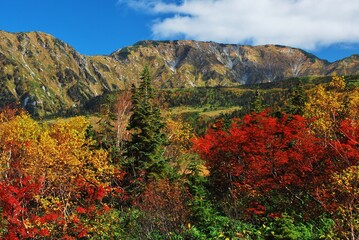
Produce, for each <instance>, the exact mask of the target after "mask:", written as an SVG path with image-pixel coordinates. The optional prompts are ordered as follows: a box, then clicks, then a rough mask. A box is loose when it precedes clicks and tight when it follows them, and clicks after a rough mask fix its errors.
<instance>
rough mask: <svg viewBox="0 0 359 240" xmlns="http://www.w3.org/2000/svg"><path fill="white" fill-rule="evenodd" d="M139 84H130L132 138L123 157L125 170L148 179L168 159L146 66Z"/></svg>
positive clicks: (159, 115)
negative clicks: (136, 85)
mask: <svg viewBox="0 0 359 240" xmlns="http://www.w3.org/2000/svg"><path fill="white" fill-rule="evenodd" d="M140 80H141V82H140V86H139V88H136V87H135V86H134V85H133V86H132V115H131V117H130V120H129V124H128V127H127V128H128V130H130V131H131V135H132V138H131V140H130V141H128V142H127V147H126V151H125V154H124V155H125V157H126V159H127V164H126V166H125V167H126V168H127V172H128V174H130V175H131V176H132V177H133V178H135V179H136V178H137V179H138V178H141V179H143V180H145V181H147V180H148V179H149V178H152V177H159V176H161V175H162V174H163V173H164V171H165V168H166V165H167V162H166V160H165V159H164V157H163V153H164V148H163V147H164V145H165V143H166V136H165V134H164V133H163V132H162V129H163V128H164V126H165V125H164V123H163V121H162V119H161V112H160V109H159V108H158V107H156V106H155V104H154V97H155V93H154V89H153V86H152V80H151V76H150V72H149V69H148V67H145V68H144V69H143V72H142V74H141V78H140Z"/></svg>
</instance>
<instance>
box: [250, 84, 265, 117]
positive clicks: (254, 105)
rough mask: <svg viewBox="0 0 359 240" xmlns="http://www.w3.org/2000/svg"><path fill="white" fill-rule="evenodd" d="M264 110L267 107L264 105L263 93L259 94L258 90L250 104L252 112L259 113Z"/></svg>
mask: <svg viewBox="0 0 359 240" xmlns="http://www.w3.org/2000/svg"><path fill="white" fill-rule="evenodd" d="M264 108H265V106H264V103H263V97H262V95H261V93H260V92H259V90H258V89H256V92H255V95H254V97H253V99H252V101H251V102H250V111H251V112H256V113H259V112H261V111H263V109H264Z"/></svg>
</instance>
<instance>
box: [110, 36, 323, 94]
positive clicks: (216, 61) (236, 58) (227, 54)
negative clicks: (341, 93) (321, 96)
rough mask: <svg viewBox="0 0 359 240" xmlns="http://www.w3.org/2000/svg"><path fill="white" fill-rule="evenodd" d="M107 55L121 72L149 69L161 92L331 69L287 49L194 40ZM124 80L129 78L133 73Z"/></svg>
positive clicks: (148, 44)
mask: <svg viewBox="0 0 359 240" xmlns="http://www.w3.org/2000/svg"><path fill="white" fill-rule="evenodd" d="M111 56H112V57H113V58H114V59H116V60H117V61H118V62H119V63H121V66H122V70H123V71H124V72H126V69H132V70H133V69H135V70H136V71H139V68H141V67H142V65H143V64H144V63H146V64H148V65H150V67H151V69H153V70H154V73H153V74H154V79H155V81H157V84H158V85H160V86H162V87H196V86H217V85H220V86H229V85H234V84H248V83H261V82H271V81H276V80H280V79H283V78H288V77H300V76H307V75H326V74H327V72H328V70H327V66H328V65H329V64H328V62H327V61H324V60H320V59H318V58H317V57H315V56H314V55H311V54H309V53H307V52H304V51H303V50H300V49H295V48H290V47H283V46H275V45H265V46H256V47H251V46H243V45H230V44H218V43H214V42H196V41H161V42H158V41H142V42H138V43H137V44H135V45H134V46H131V47H126V48H123V49H120V50H118V51H116V52H114V53H113V54H111ZM126 75H127V76H131V71H129V72H127V73H126Z"/></svg>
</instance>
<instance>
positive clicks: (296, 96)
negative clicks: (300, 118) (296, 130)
mask: <svg viewBox="0 0 359 240" xmlns="http://www.w3.org/2000/svg"><path fill="white" fill-rule="evenodd" d="M307 98H308V97H307V95H306V92H305V89H304V84H303V82H302V81H301V80H300V81H299V84H298V85H297V86H296V87H294V88H293V89H290V96H289V98H288V101H287V103H286V112H287V113H289V114H293V115H303V114H304V109H305V103H306V102H307V100H308V99H307Z"/></svg>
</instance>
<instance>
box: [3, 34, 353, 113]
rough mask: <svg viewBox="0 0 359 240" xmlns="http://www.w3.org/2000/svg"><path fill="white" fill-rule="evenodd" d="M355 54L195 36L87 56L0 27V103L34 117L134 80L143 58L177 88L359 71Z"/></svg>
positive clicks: (157, 76)
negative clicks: (323, 54)
mask: <svg viewBox="0 0 359 240" xmlns="http://www.w3.org/2000/svg"><path fill="white" fill-rule="evenodd" d="M358 59H359V57H358V55H353V56H352V57H349V58H346V59H343V60H341V61H337V62H335V63H328V62H327V61H325V60H321V59H319V58H317V57H315V56H314V55H311V54H309V53H307V52H305V51H303V50H300V49H296V48H290V47H284V46H276V45H265V46H256V47H252V46H243V45H231V44H218V43H214V42H197V41H141V42H138V43H137V44H135V45H133V46H129V47H126V48H122V49H119V50H117V51H115V52H114V53H112V54H111V55H110V56H84V55H81V54H79V53H78V52H77V51H76V50H75V49H73V48H72V47H71V46H69V45H68V44H66V43H64V42H62V41H61V40H59V39H56V38H54V37H53V36H51V35H49V34H45V33H40V32H29V33H8V32H4V31H0V105H4V104H7V103H9V102H14V101H17V102H19V103H21V104H22V106H24V107H25V108H26V109H28V110H29V111H30V112H31V113H32V114H34V115H37V116H44V115H50V114H53V113H58V112H65V111H66V110H67V109H69V108H73V107H76V106H81V105H83V104H84V103H85V102H86V101H88V100H90V99H91V98H93V97H95V96H98V95H101V94H103V93H104V92H107V91H114V90H117V89H125V88H129V87H130V86H131V85H132V84H133V83H134V84H136V83H137V81H138V78H139V72H141V70H142V68H143V66H144V65H145V64H147V65H149V66H150V68H151V71H152V74H153V79H154V85H155V86H156V87H162V88H177V87H198V86H233V85H238V84H248V83H261V82H272V81H276V80H280V79H283V78H288V77H293V76H294V77H300V76H308V75H318V76H323V75H328V74H333V73H336V74H338V75H350V74H358V73H359V60H358Z"/></svg>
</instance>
